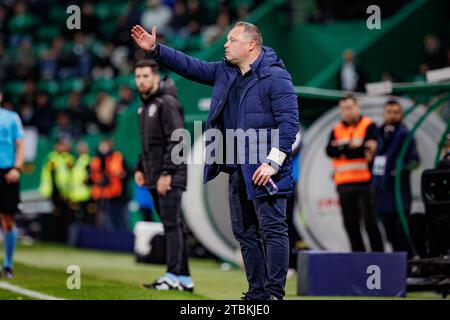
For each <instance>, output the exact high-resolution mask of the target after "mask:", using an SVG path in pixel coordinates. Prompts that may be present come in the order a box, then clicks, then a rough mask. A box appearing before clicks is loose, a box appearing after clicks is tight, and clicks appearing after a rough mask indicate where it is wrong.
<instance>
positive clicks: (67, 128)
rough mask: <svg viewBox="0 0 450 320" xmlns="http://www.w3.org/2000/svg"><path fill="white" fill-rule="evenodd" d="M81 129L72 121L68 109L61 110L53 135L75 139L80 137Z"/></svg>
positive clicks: (57, 137) (59, 137)
mask: <svg viewBox="0 0 450 320" xmlns="http://www.w3.org/2000/svg"><path fill="white" fill-rule="evenodd" d="M80 133H81V132H80V131H79V130H78V128H76V127H75V126H74V124H73V122H72V119H71V118H70V116H69V113H68V112H67V111H61V112H59V113H58V115H57V116H56V126H54V128H53V134H52V135H53V137H56V139H61V138H63V137H67V138H68V139H70V140H72V141H75V140H77V139H78V138H79V137H80Z"/></svg>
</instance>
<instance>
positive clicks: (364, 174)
mask: <svg viewBox="0 0 450 320" xmlns="http://www.w3.org/2000/svg"><path fill="white" fill-rule="evenodd" d="M372 123H373V121H372V119H370V118H369V117H366V116H362V117H361V119H360V121H358V123H357V124H356V125H350V126H349V125H345V124H343V123H342V122H340V123H339V124H338V125H336V127H334V129H333V133H334V139H335V140H334V141H335V142H336V144H337V145H338V146H339V145H346V144H349V143H350V141H353V143H363V142H364V139H365V137H366V131H367V128H368V127H369V126H370V125H371V124H372ZM332 165H333V168H334V182H335V183H336V184H337V185H340V184H347V183H358V182H368V181H370V179H371V177H372V175H371V173H370V170H369V162H368V160H367V159H366V158H357V159H347V158H345V156H342V157H340V158H333V159H332Z"/></svg>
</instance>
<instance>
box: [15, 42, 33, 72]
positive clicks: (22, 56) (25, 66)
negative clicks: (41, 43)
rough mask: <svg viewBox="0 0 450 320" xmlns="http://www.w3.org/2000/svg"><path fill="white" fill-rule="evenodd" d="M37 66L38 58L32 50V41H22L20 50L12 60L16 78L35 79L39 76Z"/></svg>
mask: <svg viewBox="0 0 450 320" xmlns="http://www.w3.org/2000/svg"><path fill="white" fill-rule="evenodd" d="M36 66H37V56H36V54H35V53H34V52H33V50H32V46H31V41H30V40H28V39H22V40H21V41H20V46H19V49H18V51H17V52H16V54H15V55H14V59H13V60H12V67H13V68H14V74H15V76H16V77H17V78H18V79H20V80H25V79H30V78H33V79H34V78H36V75H37V74H36Z"/></svg>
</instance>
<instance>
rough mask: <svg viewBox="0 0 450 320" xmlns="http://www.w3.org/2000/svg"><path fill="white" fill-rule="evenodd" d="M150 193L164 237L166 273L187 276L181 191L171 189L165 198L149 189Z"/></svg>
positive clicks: (187, 251) (187, 254)
mask: <svg viewBox="0 0 450 320" xmlns="http://www.w3.org/2000/svg"><path fill="white" fill-rule="evenodd" d="M150 193H151V194H152V198H153V203H154V204H155V208H156V211H157V213H158V215H159V217H160V218H161V222H162V224H163V227H164V233H165V236H166V248H167V249H166V250H167V254H166V256H167V272H170V273H173V274H175V275H180V276H189V275H190V273H189V266H188V259H189V247H188V242H187V230H186V227H185V224H184V222H183V217H182V214H181V196H182V194H183V190H181V189H180V188H172V190H170V191H168V192H167V193H166V195H165V196H162V195H160V194H158V192H157V191H156V189H150Z"/></svg>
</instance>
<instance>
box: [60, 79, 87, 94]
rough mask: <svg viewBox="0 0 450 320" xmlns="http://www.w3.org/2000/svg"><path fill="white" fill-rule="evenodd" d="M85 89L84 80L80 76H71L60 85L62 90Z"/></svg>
mask: <svg viewBox="0 0 450 320" xmlns="http://www.w3.org/2000/svg"><path fill="white" fill-rule="evenodd" d="M83 89H84V81H83V80H82V79H80V78H71V79H65V80H62V81H61V83H60V85H59V90H60V91H61V92H65V93H67V92H70V91H78V92H80V91H82V90H83Z"/></svg>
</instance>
